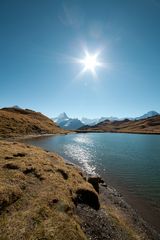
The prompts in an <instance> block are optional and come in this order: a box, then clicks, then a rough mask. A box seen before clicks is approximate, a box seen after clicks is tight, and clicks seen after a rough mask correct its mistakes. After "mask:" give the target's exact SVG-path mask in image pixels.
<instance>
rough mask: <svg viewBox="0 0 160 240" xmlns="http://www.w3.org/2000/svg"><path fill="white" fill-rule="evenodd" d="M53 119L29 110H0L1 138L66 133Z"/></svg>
mask: <svg viewBox="0 0 160 240" xmlns="http://www.w3.org/2000/svg"><path fill="white" fill-rule="evenodd" d="M65 132H66V131H65V130H63V129H61V128H60V127H59V126H57V125H56V124H55V123H54V122H53V121H52V120H51V119H49V118H48V117H46V116H44V115H43V114H41V113H39V112H34V111H32V110H29V109H25V110H23V109H18V108H3V109H0V137H1V138H7V137H15V136H24V135H34V134H52V133H65Z"/></svg>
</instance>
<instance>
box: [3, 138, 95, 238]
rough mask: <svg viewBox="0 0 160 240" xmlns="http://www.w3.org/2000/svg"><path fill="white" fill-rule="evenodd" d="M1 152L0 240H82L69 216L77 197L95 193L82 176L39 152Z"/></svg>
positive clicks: (10, 146)
mask: <svg viewBox="0 0 160 240" xmlns="http://www.w3.org/2000/svg"><path fill="white" fill-rule="evenodd" d="M0 146H1V147H0V226H1V227H0V239H16V240H18V239H54V240H56V239H61V240H63V239H64V240H66V239H67V240H72V239H73V240H76V239H77V240H85V239H86V237H85V235H84V233H83V231H82V230H81V228H80V226H79V224H78V221H77V219H76V217H75V215H74V209H75V199H76V197H77V191H78V190H79V189H84V190H85V191H88V192H89V193H91V194H93V196H95V197H96V196H97V193H96V192H95V190H94V189H93V187H92V185H90V184H89V183H88V182H86V181H85V180H84V179H83V177H82V174H81V172H80V171H79V170H77V169H76V168H75V167H73V166H70V165H68V164H66V163H64V161H63V159H62V158H61V157H59V156H57V155H56V154H54V153H48V152H45V151H43V150H42V149H40V148H36V147H32V146H25V145H24V144H20V143H9V142H2V141H0ZM97 201H98V197H97Z"/></svg>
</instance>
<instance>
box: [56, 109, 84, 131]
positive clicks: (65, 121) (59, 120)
mask: <svg viewBox="0 0 160 240" xmlns="http://www.w3.org/2000/svg"><path fill="white" fill-rule="evenodd" d="M52 120H53V121H54V122H55V123H56V124H58V125H59V126H60V127H61V128H64V129H67V130H75V129H78V128H80V127H83V126H84V124H83V123H82V122H81V121H80V120H79V119H78V118H69V117H68V116H67V114H66V113H65V112H63V113H61V114H59V116H58V117H56V118H52Z"/></svg>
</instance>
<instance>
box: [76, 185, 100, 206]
mask: <svg viewBox="0 0 160 240" xmlns="http://www.w3.org/2000/svg"><path fill="white" fill-rule="evenodd" d="M73 201H74V203H75V204H76V205H77V204H86V205H88V206H90V207H91V208H93V209H95V210H98V209H99V208H100V203H99V199H98V196H97V194H96V193H95V192H93V191H91V190H88V189H78V190H77V191H76V197H75V198H74V199H73Z"/></svg>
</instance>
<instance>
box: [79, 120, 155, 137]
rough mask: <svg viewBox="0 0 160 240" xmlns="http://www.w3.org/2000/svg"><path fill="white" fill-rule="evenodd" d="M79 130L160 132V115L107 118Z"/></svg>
mask: <svg viewBox="0 0 160 240" xmlns="http://www.w3.org/2000/svg"><path fill="white" fill-rule="evenodd" d="M79 131H82V132H83V131H85V132H86V131H87V132H92V131H94V132H124V133H155V134H160V115H158V116H154V117H150V118H147V119H143V120H129V119H124V120H122V121H109V120H105V121H104V122H101V123H99V124H97V125H95V126H92V127H91V126H85V127H82V128H80V129H79Z"/></svg>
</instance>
